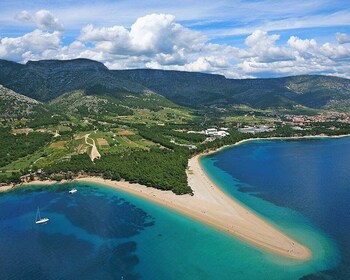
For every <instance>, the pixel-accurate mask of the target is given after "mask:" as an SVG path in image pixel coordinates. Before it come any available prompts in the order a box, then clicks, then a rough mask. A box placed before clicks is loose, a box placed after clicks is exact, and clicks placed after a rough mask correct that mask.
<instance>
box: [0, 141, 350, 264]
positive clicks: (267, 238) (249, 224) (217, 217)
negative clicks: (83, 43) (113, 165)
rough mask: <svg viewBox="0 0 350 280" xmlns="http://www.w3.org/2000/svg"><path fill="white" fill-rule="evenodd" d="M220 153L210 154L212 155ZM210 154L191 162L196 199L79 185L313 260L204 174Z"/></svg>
mask: <svg viewBox="0 0 350 280" xmlns="http://www.w3.org/2000/svg"><path fill="white" fill-rule="evenodd" d="M345 136H349V135H342V136H337V138H338V137H345ZM320 137H325V136H310V137H285V138H281V137H273V138H252V139H245V140H242V141H240V142H237V143H236V144H234V145H239V144H242V143H245V142H248V141H257V140H269V139H271V140H277V139H278V140H281V139H309V138H320ZM231 146H233V145H231ZM222 148H225V147H222ZM222 148H220V149H222ZM220 149H217V150H216V151H218V150H220ZM216 151H210V152H209V153H213V152H216ZM206 154H208V153H206ZM206 154H205V153H203V154H200V155H196V156H194V157H193V158H191V159H190V160H189V162H188V169H187V176H188V183H189V186H190V187H191V188H192V190H193V196H191V195H189V194H187V195H175V194H174V193H173V192H171V191H162V190H159V189H155V188H151V187H146V186H144V185H140V184H131V183H128V182H123V181H120V182H116V181H110V180H104V179H102V178H99V177H84V178H77V179H75V181H80V182H90V183H96V184H101V185H105V186H109V187H112V188H116V189H118V190H121V191H125V192H127V193H130V194H133V195H136V196H138V197H142V198H144V199H147V200H149V201H152V202H155V203H157V204H160V205H163V206H165V207H167V208H170V209H173V210H176V211H178V212H180V213H182V214H184V215H186V216H189V217H192V218H194V219H196V220H198V221H201V222H203V223H205V224H207V225H210V226H213V227H215V228H217V229H219V230H221V231H224V232H226V233H228V234H231V235H233V236H235V237H238V238H240V239H241V240H244V241H247V242H249V243H250V244H252V245H255V246H257V247H260V248H262V249H264V250H267V251H269V252H272V253H275V254H278V255H281V256H284V257H288V258H293V259H299V260H307V259H309V258H311V255H312V253H311V251H310V250H309V249H308V248H307V247H306V246H305V245H303V244H300V243H298V242H297V241H295V240H293V239H292V238H291V237H289V236H288V235H286V234H285V233H283V232H282V231H280V230H278V229H277V228H275V227H274V226H272V225H270V224H269V223H268V222H266V221H264V220H263V219H262V218H261V217H258V216H257V215H255V214H254V213H252V212H251V211H250V210H249V209H248V208H246V207H245V206H244V205H242V204H241V203H240V202H238V201H236V200H235V199H233V198H232V197H229V196H228V195H227V194H225V193H224V192H223V191H222V190H221V189H220V188H219V187H218V186H216V185H215V184H214V183H213V182H212V180H211V179H210V178H209V177H208V176H207V174H206V173H205V172H204V171H203V169H202V167H201V165H200V163H199V159H200V157H201V156H203V155H206ZM54 183H57V182H55V181H34V182H30V183H26V184H25V185H28V184H33V185H34V184H40V185H49V184H54ZM0 189H2V188H0Z"/></svg>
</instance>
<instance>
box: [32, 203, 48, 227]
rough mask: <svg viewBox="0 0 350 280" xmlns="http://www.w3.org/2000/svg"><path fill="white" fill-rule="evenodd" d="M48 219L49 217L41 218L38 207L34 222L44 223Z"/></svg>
mask: <svg viewBox="0 0 350 280" xmlns="http://www.w3.org/2000/svg"><path fill="white" fill-rule="evenodd" d="M48 221H49V218H41V215H40V209H39V207H38V211H36V218H35V223H36V224H45V223H47V222H48Z"/></svg>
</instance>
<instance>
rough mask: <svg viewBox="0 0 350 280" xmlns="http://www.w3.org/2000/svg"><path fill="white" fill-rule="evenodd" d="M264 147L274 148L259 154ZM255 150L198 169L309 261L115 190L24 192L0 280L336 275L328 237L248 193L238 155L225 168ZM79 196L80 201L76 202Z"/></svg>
mask: <svg viewBox="0 0 350 280" xmlns="http://www.w3.org/2000/svg"><path fill="white" fill-rule="evenodd" d="M341 140H343V139H341ZM320 141H324V140H320ZM330 141H333V140H330ZM334 141H336V140H334ZM265 142H267V144H269V145H270V144H272V143H271V142H270V141H263V142H259V143H254V145H258V147H259V145H264V144H265ZM303 142H304V141H303ZM303 142H299V141H298V144H301V145H302V143H303ZM281 143H283V145H290V144H291V143H292V144H293V143H294V142H289V141H284V142H281ZM312 143H316V142H312ZM251 144H253V143H246V144H244V145H241V146H237V147H234V148H232V149H227V150H225V151H222V152H219V153H217V154H214V155H210V156H207V157H203V158H202V159H201V163H202V165H203V167H204V169H205V170H206V171H207V172H208V173H209V174H210V175H211V176H212V178H213V179H214V180H215V182H216V183H218V184H219V185H220V187H222V188H223V189H224V190H225V191H226V192H227V193H229V194H230V195H234V196H235V197H236V198H237V199H239V200H240V201H241V202H243V203H244V204H246V205H248V206H249V207H250V208H252V209H254V211H255V212H256V213H257V214H258V215H261V216H263V217H268V220H269V221H270V222H272V223H274V224H275V225H276V226H278V227H279V228H281V229H283V230H284V231H285V232H286V233H287V234H289V235H290V236H292V237H293V238H295V239H297V240H298V241H300V242H302V243H304V244H305V245H307V246H308V247H309V248H310V249H311V250H312V251H313V257H312V259H311V260H309V261H306V262H300V261H295V260H290V259H286V258H282V257H279V256H276V255H273V254H270V253H267V252H264V251H262V250H260V249H257V248H255V247H252V246H250V245H248V244H246V243H244V242H242V241H240V240H238V239H235V238H233V237H231V236H228V235H226V234H224V233H222V232H219V231H217V230H215V229H213V228H210V227H208V226H206V225H203V224H201V223H199V222H197V221H194V220H192V219H189V218H187V217H184V216H183V215H181V214H178V213H176V212H174V211H172V210H168V209H164V208H163V207H161V206H158V205H156V204H153V203H151V202H149V201H145V200H143V199H141V198H137V197H134V196H132V195H129V194H126V193H123V192H121V191H118V190H115V189H112V188H108V187H104V186H100V185H96V184H91V183H89V184H87V183H72V184H65V185H54V186H48V187H45V186H32V187H23V188H19V189H17V190H15V191H12V192H9V193H4V194H1V195H0V209H1V211H0V248H1V250H0V263H1V264H2V265H1V267H0V279H78V278H79V279H121V277H122V276H123V277H124V279H125V280H128V279H227V280H229V279H299V278H301V277H303V276H305V275H309V274H312V273H318V272H319V271H322V270H327V269H337V267H339V266H341V265H342V261H343V258H342V257H343V256H342V255H341V253H340V251H339V250H338V248H339V243H338V240H337V239H336V238H334V237H333V236H332V235H331V234H329V232H328V231H327V229H325V228H324V227H321V226H319V224H318V222H317V221H315V220H314V219H313V218H312V217H310V216H309V215H307V214H305V213H304V212H303V211H301V210H300V209H299V208H293V207H292V206H291V205H289V204H288V205H284V204H283V203H282V202H283V201H282V202H280V201H277V200H276V198H275V196H271V200H270V201H267V199H266V197H265V196H268V195H269V190H266V191H265V192H263V191H261V189H258V187H256V186H255V185H252V184H247V183H243V182H244V181H243V180H240V178H238V176H236V174H234V173H232V172H230V171H229V170H228V168H227V166H233V165H232V161H234V160H235V159H238V158H239V157H236V155H235V156H234V157H233V156H232V155H230V154H229V155H227V157H228V161H227V166H225V165H221V166H219V165H218V163H220V162H223V164H226V161H225V154H227V153H231V151H234V150H235V152H236V153H238V152H239V150H240V149H241V148H242V147H244V148H246V147H247V145H248V146H249V145H251ZM276 144H277V145H278V144H280V142H278V141H277V143H276ZM272 145H274V144H272ZM307 145H309V144H307ZM347 145H348V146H350V141H348V142H347ZM335 146H337V145H335ZM284 149H287V147H284ZM248 150H254V149H252V147H249V149H248ZM247 152H248V151H245V152H244V154H245V153H247ZM237 156H238V155H237ZM218 157H219V158H218ZM220 157H223V158H222V159H221V158H220ZM242 159H244V158H239V161H240V164H242V162H243V161H242ZM251 164H253V163H251ZM235 170H236V169H235ZM247 172H248V171H247ZM248 185H249V186H248ZM253 186H254V187H253ZM72 187H76V188H77V189H78V192H77V193H76V194H73V195H70V194H68V190H69V189H70V188H72ZM243 187H248V189H249V191H247V190H246V189H245V188H243ZM261 188H262V187H261ZM262 193H263V194H264V196H262V195H261V194H262ZM252 194H254V195H252ZM256 195H258V196H256ZM272 198H273V199H274V200H272ZM287 198H288V199H290V196H289V197H285V199H287ZM276 201H277V202H276ZM277 205H279V206H277ZM38 206H40V210H41V214H42V216H45V217H46V216H47V217H49V218H50V222H49V223H48V224H45V225H36V224H35V222H34V220H35V213H36V208H37V207H38Z"/></svg>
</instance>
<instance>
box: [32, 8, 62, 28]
mask: <svg viewBox="0 0 350 280" xmlns="http://www.w3.org/2000/svg"><path fill="white" fill-rule="evenodd" d="M35 23H36V25H37V27H38V28H39V29H41V30H57V31H62V30H63V25H62V24H61V23H60V22H59V21H58V19H57V18H55V17H54V16H53V14H52V13H51V12H49V11H47V10H40V11H37V12H36V13H35Z"/></svg>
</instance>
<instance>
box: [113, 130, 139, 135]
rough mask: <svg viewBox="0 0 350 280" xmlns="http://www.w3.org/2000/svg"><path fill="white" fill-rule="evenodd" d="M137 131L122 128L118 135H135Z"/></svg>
mask: <svg viewBox="0 0 350 280" xmlns="http://www.w3.org/2000/svg"><path fill="white" fill-rule="evenodd" d="M134 134H135V133H134V132H132V131H130V130H122V131H119V132H117V135H134Z"/></svg>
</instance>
